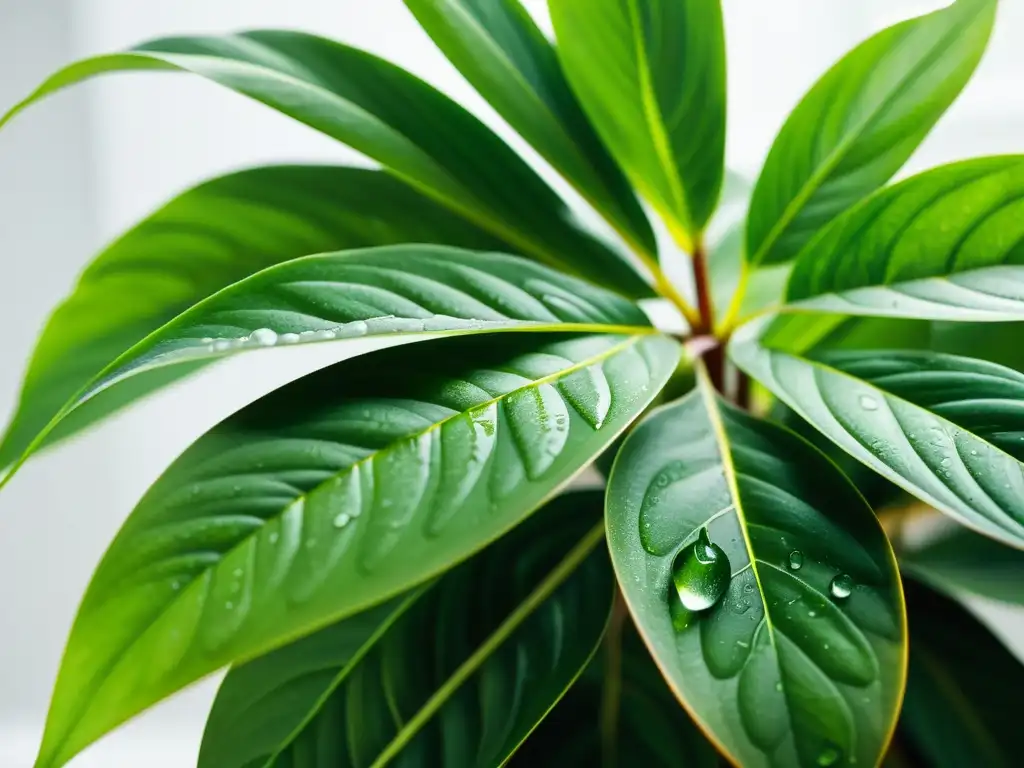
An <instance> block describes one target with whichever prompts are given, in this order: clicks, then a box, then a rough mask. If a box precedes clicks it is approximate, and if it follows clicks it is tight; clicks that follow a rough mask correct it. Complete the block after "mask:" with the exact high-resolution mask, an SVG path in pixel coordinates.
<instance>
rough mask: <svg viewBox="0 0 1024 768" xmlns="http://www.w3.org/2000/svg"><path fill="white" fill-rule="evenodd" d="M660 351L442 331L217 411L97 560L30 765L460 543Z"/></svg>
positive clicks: (448, 562) (588, 440) (601, 430)
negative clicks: (234, 409)
mask: <svg viewBox="0 0 1024 768" xmlns="http://www.w3.org/2000/svg"><path fill="white" fill-rule="evenodd" d="M678 358H679V347H678V345H677V344H676V343H675V342H674V341H672V340H670V339H667V338H665V337H661V336H656V335H643V336H614V335H596V336H564V335H563V336H552V335H550V334H540V335H534V334H505V335H499V336H494V335H490V336H486V337H482V336H479V337H478V336H470V337H464V338H457V339H447V340H442V341H438V342H433V343H425V344H416V345H412V346H410V347H406V348H402V349H391V350H385V351H382V352H378V353H374V354H372V355H369V356H366V357H362V358H358V359H356V360H353V361H346V362H343V363H340V364H338V365H336V366H333V367H331V368H328V369H325V370H324V371H322V372H320V373H318V374H315V375H313V376H310V377H307V378H306V379H303V380H300V381H299V382H296V383H295V384H293V385H291V386H289V387H285V388H284V389H282V390H280V391H278V392H276V393H274V394H272V395H270V396H268V397H266V398H264V399H263V400H261V401H259V402H257V403H255V404H254V405H252V406H250V407H248V408H246V409H244V410H243V411H241V412H240V413H239V414H237V415H236V416H234V417H232V418H230V419H228V420H227V421H225V422H224V423H223V424H221V425H220V426H219V427H216V428H215V429H214V430H212V431H211V432H210V433H208V434H207V435H206V436H205V437H203V438H201V439H200V440H199V441H198V442H197V443H196V444H195V445H194V446H193V447H192V448H191V449H189V451H187V452H186V453H185V454H184V455H183V456H182V457H181V458H180V459H179V460H178V461H177V462H175V464H173V465H172V466H171V468H170V469H169V470H168V471H167V473H166V474H165V475H164V476H163V477H162V478H161V479H160V480H159V481H158V482H157V483H156V484H155V485H154V487H153V488H152V489H151V490H150V491H149V493H147V495H146V496H145V498H144V499H143V500H142V501H141V502H140V504H139V506H138V507H137V508H136V510H135V511H134V512H133V513H132V515H131V516H130V517H129V519H128V521H127V522H126V523H125V526H124V528H123V529H122V531H121V532H120V534H119V535H118V537H117V538H116V539H115V541H114V543H113V544H112V546H111V548H110V550H109V551H108V552H107V554H106V556H105V557H104V559H103V561H102V563H101V564H100V566H99V569H98V570H97V572H96V575H95V576H94V578H93V582H92V584H91V585H90V587H89V590H88V592H87V593H86V596H85V599H84V601H83V603H82V607H81V609H80V611H79V615H78V618H77V619H76V621H75V625H74V628H73V630H72V634H71V638H70V640H69V643H68V649H67V652H66V655H65V659H64V663H63V665H62V669H61V672H60V675H59V677H58V681H57V686H56V690H55V693H54V700H53V704H52V707H51V711H50V716H49V720H48V725H47V731H46V736H45V739H44V743H43V748H42V753H41V758H40V761H39V765H40V766H55V765H62V764H63V763H64V762H66V761H67V760H68V759H69V758H70V757H71V756H73V755H74V754H75V753H76V752H78V751H79V750H80V749H81V748H82V747H83V746H85V745H86V744H88V743H89V742H91V741H93V740H94V739H96V738H98V737H99V736H101V735H102V734H104V733H105V732H107V731H108V730H110V729H111V728H112V727H114V726H116V725H117V724H118V723H120V722H122V721H124V720H125V719H127V718H129V717H131V716H132V715H133V714H135V713H137V712H139V711H140V710H142V709H144V708H145V707H147V706H149V705H150V704H152V703H154V702H156V701H158V700H159V699H161V698H163V697H164V696H166V695H168V694H170V693H172V692H174V691H176V690H178V689H179V688H181V687H183V686H185V685H187V684H189V683H190V682H192V681H194V680H196V679H198V678H200V677H202V676H203V675H205V674H208V673H209V672H211V671H213V670H215V669H217V668H218V667H221V666H223V665H225V664H231V663H237V662H240V661H244V660H246V659H248V658H252V657H254V656H257V655H259V654H261V653H263V652H266V651H268V650H270V649H272V648H273V647H275V646H279V645H281V644H283V643H285V642H287V641H288V640H290V639H291V638H294V637H296V636H300V635H303V634H306V633H309V632H312V631H314V630H316V629H318V628H320V627H322V626H325V625H327V624H329V623H331V622H333V621H337V620H339V619H341V618H343V617H345V616H349V615H353V614H355V613H358V612H359V611H361V610H363V609H365V608H366V607H368V606H371V605H374V604H376V603H379V602H381V601H383V600H385V599H387V598H389V597H391V596H393V595H396V594H398V593H400V592H402V591H405V590H407V589H409V588H411V587H413V586H414V585H416V584H417V583H420V582H423V581H425V580H427V579H429V578H431V577H432V576H434V575H435V574H437V573H438V572H440V571H443V570H445V569H447V568H450V567H451V566H452V565H454V564H455V563H457V562H458V561H460V560H462V559H464V558H466V557H467V556H469V555H470V554H472V553H473V552H475V551H476V550H478V549H480V548H481V547H482V546H484V545H485V544H487V543H488V542H490V541H491V540H493V539H495V538H497V537H498V536H500V535H501V534H503V533H504V532H505V531H507V530H508V529H509V528H511V527H512V526H514V525H515V524H517V523H518V522H520V521H521V520H522V519H523V518H524V517H525V516H526V515H528V514H529V513H530V512H531V511H532V510H533V509H535V508H536V507H537V506H538V505H540V504H541V503H542V502H543V501H544V500H545V499H546V498H547V497H549V496H550V495H551V494H552V493H554V492H555V491H556V490H557V489H558V488H559V487H561V486H562V485H563V484H564V483H565V482H567V481H568V480H569V479H570V478H571V477H573V475H575V474H576V473H577V472H578V471H579V470H580V469H581V468H582V467H583V466H585V464H586V463H587V462H588V461H590V460H591V459H593V458H594V457H595V456H596V455H597V454H599V453H600V452H601V451H602V450H603V449H604V448H606V447H607V446H608V445H609V444H610V443H611V442H612V441H613V440H614V439H615V437H616V436H617V435H618V434H619V433H620V432H621V431H622V430H623V429H624V428H625V427H626V426H627V425H628V424H629V423H630V421H632V420H633V419H634V418H636V416H637V415H638V414H639V413H640V412H641V411H642V410H643V409H644V407H646V405H647V404H648V403H649V402H650V401H651V399H652V398H653V397H654V396H655V394H657V392H658V391H659V390H660V389H661V387H662V386H663V384H664V383H665V381H666V380H667V379H668V377H669V375H670V374H671V373H672V371H673V370H674V368H675V366H676V363H677V361H678Z"/></svg>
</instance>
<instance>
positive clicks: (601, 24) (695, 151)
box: [548, 0, 726, 248]
mask: <svg viewBox="0 0 1024 768" xmlns="http://www.w3.org/2000/svg"><path fill="white" fill-rule="evenodd" d="M548 7H549V8H550V10H551V17H552V21H553V22H554V26H555V34H556V36H557V38H558V55H559V57H560V58H561V60H562V65H563V66H564V67H565V73H566V75H567V76H568V78H569V82H570V84H571V85H572V87H573V90H575V92H576V95H577V96H578V97H579V99H580V102H581V103H582V104H583V108H584V109H585V110H586V112H587V114H588V115H589V116H590V119H591V120H592V121H593V123H594V127H595V128H596V129H597V132H598V133H599V134H600V135H601V137H602V138H603V139H604V141H605V144H607V146H608V148H609V149H610V150H611V152H612V154H613V155H614V156H615V157H616V158H617V159H618V161H619V163H620V164H621V165H622V168H623V170H625V172H626V174H627V175H628V176H629V178H630V180H631V181H632V182H633V186H634V187H636V189H637V190H639V192H640V193H641V194H642V195H643V196H644V197H646V198H647V199H648V200H649V201H650V203H651V205H653V206H654V208H655V209H657V211H658V212H659V213H660V214H661V215H662V216H663V217H665V219H666V221H667V223H668V225H669V228H670V229H671V230H672V231H673V234H674V235H675V237H676V239H677V240H678V241H680V243H681V244H682V245H683V246H684V247H686V248H689V247H691V246H692V241H693V240H694V239H696V238H698V237H699V235H700V233H701V232H702V230H703V228H704V225H705V224H707V222H708V220H709V219H710V218H711V214H712V213H713V212H714V210H715V204H716V203H717V202H718V195H719V191H720V189H721V186H722V176H723V173H724V170H723V169H724V157H725V79H726V76H725V34H724V31H723V28H722V9H721V7H720V4H719V0H647V1H643V2H642V1H641V0H548Z"/></svg>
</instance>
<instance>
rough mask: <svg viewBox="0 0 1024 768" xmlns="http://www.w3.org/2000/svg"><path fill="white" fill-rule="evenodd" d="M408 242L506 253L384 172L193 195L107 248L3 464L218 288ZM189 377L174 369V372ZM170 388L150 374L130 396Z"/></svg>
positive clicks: (47, 346)
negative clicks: (320, 257)
mask: <svg viewBox="0 0 1024 768" xmlns="http://www.w3.org/2000/svg"><path fill="white" fill-rule="evenodd" d="M405 242H414V243H438V244H443V245H456V246H461V247H466V248H475V249H484V250H504V248H503V245H502V242H501V241H500V240H498V239H497V238H494V237H492V236H490V235H488V234H487V233H486V232H484V231H483V230H481V229H478V228H477V227H475V226H474V225H472V224H470V223H469V222H467V221H465V220H464V219H461V218H459V217H458V216H456V215H454V214H452V213H450V212H449V211H447V210H446V209H445V208H443V207H442V206H440V205H438V204H437V203H434V202H433V201H431V200H430V199H428V198H426V197H424V196H422V195H420V194H418V193H417V192H416V191H415V190H413V189H411V188H410V187H408V186H407V185H405V184H403V183H401V182H400V181H398V180H396V179H394V178H393V177H391V176H387V175H385V174H383V173H381V172H379V171H371V170H363V169H359V168H342V167H331V166H277V167H268V168H253V169H251V170H246V171H242V172H240V173H232V174H229V175H227V176H222V177H220V178H215V179H212V180H210V181H207V182H206V183H204V184H200V185H199V186H197V187H195V188H194V189H190V190H188V191H186V192H184V193H182V194H181V195H179V196H178V197H176V198H175V199H174V200H172V201H171V202H170V203H168V204H167V205H165V206H164V207H163V208H161V209H160V210H158V211H156V212H155V213H153V214H152V215H150V216H149V217H147V218H146V219H144V220H143V221H142V222H140V223H139V224H138V225H136V226H135V227H134V228H132V229H131V230H129V231H128V232H127V233H126V234H125V235H123V236H122V237H120V238H119V239H118V240H116V241H115V242H114V243H112V244H111V245H110V246H108V247H107V248H106V250H104V251H103V252H102V253H100V255H99V256H97V257H96V259H95V260H94V261H93V262H92V263H91V264H90V265H89V266H88V268H87V269H86V270H85V273H84V274H83V275H82V277H81V279H80V280H79V281H78V285H77V286H76V287H75V289H74V291H73V292H72V294H71V295H70V296H69V297H68V298H67V299H65V300H64V302H63V304H61V306H60V307H59V308H58V309H57V311H56V312H55V313H54V314H53V316H52V317H51V318H50V321H49V323H48V324H47V326H46V328H45V330H44V331H43V334H42V337H41V338H40V340H39V343H38V345H37V347H36V350H35V353H34V355H33V357H32V362H31V363H30V364H29V369H28V373H27V374H26V377H25V384H24V386H23V388H22V392H21V398H20V402H19V404H18V410H17V412H16V413H15V416H14V420H13V422H12V423H11V425H10V427H9V428H8V430H7V434H6V435H5V437H4V440H3V443H2V445H0V467H6V466H9V465H10V464H11V463H12V462H13V461H15V460H16V459H17V458H18V457H19V456H20V455H21V454H22V452H23V451H24V450H25V449H26V448H27V447H28V445H29V443H31V442H32V439H33V438H34V437H35V436H36V435H37V434H38V433H39V432H40V431H42V429H43V428H44V427H45V426H46V424H47V423H48V422H49V421H50V419H51V418H53V416H54V415H55V414H56V413H57V412H58V411H59V410H60V409H61V406H63V405H64V404H65V403H66V402H67V401H68V400H69V399H71V397H72V396H74V395H75V394H76V393H77V392H78V391H79V390H80V389H82V388H83V387H84V386H85V385H86V384H88V383H89V380H90V379H91V378H92V377H94V376H95V375H96V374H98V373H100V371H102V370H103V369H104V368H105V367H106V366H108V365H109V364H110V363H112V362H113V361H114V360H115V359H117V357H118V356H119V355H121V354H123V353H124V352H125V351H127V350H128V349H129V348H130V347H131V346H132V345H134V344H137V343H138V342H140V341H142V340H143V339H144V338H145V337H146V336H148V335H149V334H150V333H152V332H153V331H155V330H157V329H158V328H159V327H160V326H162V325H163V324H164V323H166V322H169V321H170V320H172V319H173V318H174V317H175V315H177V314H178V313H180V312H183V311H184V310H186V309H188V308H189V307H190V306H192V305H193V304H195V303H196V302H198V301H201V300H202V299H205V298H206V297H207V296H209V295H210V294H212V293H215V292H216V291H218V290H220V289H222V288H225V287H227V286H228V285H231V284H232V283H234V282H237V281H239V280H241V279H243V278H246V277H248V276H249V275H251V274H253V273H255V272H258V271H259V270H261V269H264V268H266V267H270V266H273V265H274V264H279V263H281V262H284V261H288V260H290V259H294V258H298V257H299V256H306V255H307V254H310V253H323V252H327V251H337V250H341V249H343V248H362V247H367V246H374V245H390V244H398V243H405ZM182 373H183V372H182V371H181V370H180V369H175V372H174V374H171V375H170V379H171V380H173V379H176V378H179V377H180V376H181V375H182ZM165 383H167V382H166V381H165V380H164V379H163V378H161V380H159V381H149V382H148V386H143V387H141V388H140V389H141V391H135V392H132V395H131V397H130V398H124V400H125V401H130V400H131V399H134V398H136V397H141V396H142V395H144V394H147V393H148V391H151V390H152V389H153V388H155V386H157V385H160V386H162V385H163V384H165ZM123 404H125V403H123V402H117V403H113V402H111V401H110V398H107V399H106V400H105V401H104V406H105V407H95V406H94V407H91V408H87V409H81V410H79V411H77V412H76V414H75V415H74V416H72V417H71V418H69V419H67V420H66V421H65V422H64V423H63V424H62V426H61V429H60V430H59V435H58V433H57V432H54V433H51V435H50V439H51V441H53V440H56V439H57V437H58V436H60V437H66V436H68V435H70V434H72V433H74V432H76V431H78V430H79V429H82V428H83V427H85V426H87V425H88V423H90V422H92V421H95V420H97V419H100V418H103V417H104V416H107V415H108V414H109V413H110V411H111V410H112V408H113V407H114V406H115V405H117V406H120V405H123ZM97 405H99V404H97Z"/></svg>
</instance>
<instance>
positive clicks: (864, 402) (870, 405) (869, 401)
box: [857, 395, 878, 411]
mask: <svg viewBox="0 0 1024 768" xmlns="http://www.w3.org/2000/svg"><path fill="white" fill-rule="evenodd" d="M857 402H858V403H860V407H861V408H863V409H864V410H865V411H877V410H878V401H877V400H876V399H875V398H873V397H871V395H861V396H860V398H859V399H858V401H857Z"/></svg>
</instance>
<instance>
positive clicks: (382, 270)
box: [22, 245, 653, 449]
mask: <svg viewBox="0 0 1024 768" xmlns="http://www.w3.org/2000/svg"><path fill="white" fill-rule="evenodd" d="M644 326H647V329H646V330H647V331H652V330H653V329H651V328H650V327H649V321H648V320H647V318H646V316H645V315H644V313H643V312H642V311H641V310H640V309H639V308H637V307H636V306H635V305H633V304H632V303H630V302H629V301H627V300H626V299H623V298H621V297H619V296H616V295H615V294H612V293H610V292H608V291H605V290H603V289H600V288H596V287H594V286H591V285H588V284H586V283H584V282H582V281H580V280H577V279H576V278H571V277H569V276H567V275H564V274H561V273H558V272H555V271H554V270H551V269H548V268H547V267H544V266H541V265H539V264H535V263H532V262H529V261H526V260H524V259H520V258H517V257H514V256H504V255H501V254H491V253H476V252H471V251H463V250H458V249H454V248H443V247H439V246H426V245H406V246H390V247H381V248H370V249H365V250H352V251H343V252H341V253H334V254H325V255H320V256H310V257H306V258H302V259H295V260H293V261H289V262H287V263H284V264H278V265H276V266H274V267H270V268H268V269H265V270H263V271H261V272H258V273H257V274H255V275H253V276H251V277H249V278H247V279H245V280H242V281H241V282H238V283H235V284H234V285H232V286H230V287H228V288H225V289H224V290H221V291H219V292H217V293H215V294H214V295H213V296H211V297H210V298H208V299H206V300H204V301H202V302H200V303H199V304H197V305H196V306H194V307H192V308H191V309H189V310H187V311H186V312H184V313H182V314H181V315H179V316H178V317H176V318H175V319H174V320H172V321H170V322H169V323H167V324H166V325H164V326H163V327H161V328H160V329H159V330H157V331H156V332H154V333H152V334H150V335H149V336H147V337H146V338H145V339H144V340H143V341H141V342H140V343H138V344H136V345H135V346H133V347H131V349H129V350H128V351H127V352H125V353H124V354H122V355H121V356H120V357H118V358H117V359H116V360H115V361H114V362H113V363H111V364H110V365H109V366H108V367H107V368H106V369H105V370H104V371H102V372H101V373H100V374H99V375H97V376H94V377H93V378H92V379H91V380H90V381H89V383H88V385H87V386H86V388H85V389H83V390H81V391H80V392H79V393H78V395H76V397H75V398H74V399H73V400H72V401H70V402H69V403H68V405H66V406H65V408H64V409H63V410H62V411H61V412H59V414H58V418H59V419H63V418H65V417H66V416H67V415H68V414H73V413H75V411H77V410H78V409H79V408H82V407H83V406H84V407H86V408H89V407H90V405H91V404H92V403H93V402H94V401H97V400H98V401H99V402H97V404H96V405H95V406H93V407H94V408H95V411H94V413H95V412H96V411H98V412H100V413H107V412H109V411H110V402H111V400H113V401H115V402H116V403H117V404H120V403H121V402H123V401H126V400H130V399H131V398H132V397H134V396H136V395H137V392H138V389H140V388H141V389H142V390H143V391H148V390H150V389H152V384H151V382H152V380H153V378H154V377H159V381H160V382H161V383H162V382H164V381H167V380H173V379H174V378H176V377H179V376H182V375H186V374H189V373H192V372H193V371H195V370H196V368H197V367H199V366H202V365H205V364H208V363H210V362H212V361H214V360H219V359H223V358H224V357H227V356H229V355H233V354H237V353H240V352H252V351H255V350H261V349H266V348H267V347H273V346H282V345H285V346H287V345H291V344H302V343H314V342H316V343H319V342H335V341H336V340H345V339H351V338H362V337H365V336H374V335H388V334H410V333H411V334H420V335H430V334H433V335H446V334H448V335H450V334H451V333H456V332H462V333H467V332H482V331H499V330H511V329H519V330H522V329H536V330H574V329H580V330H594V331H602V330H606V331H612V332H614V331H624V330H625V331H627V332H637V333H642V332H644V328H643V327H644ZM139 377H146V379H145V380H144V381H143V383H142V385H141V387H140V386H136V382H138V381H139ZM126 388H128V389H127V390H126ZM125 391H127V394H126V395H125V394H122V393H123V392H125ZM101 398H102V400H100V399H101ZM88 418H93V417H92V416H89V415H87V416H86V417H84V418H81V417H80V419H79V423H80V422H81V421H82V420H87V419H88ZM24 439H26V438H24V437H23V438H22V440H24ZM36 447H37V445H32V446H31V449H34V448H36Z"/></svg>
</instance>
